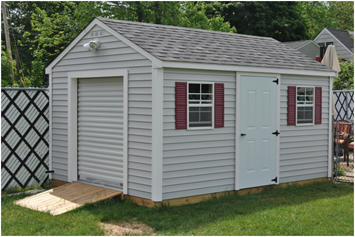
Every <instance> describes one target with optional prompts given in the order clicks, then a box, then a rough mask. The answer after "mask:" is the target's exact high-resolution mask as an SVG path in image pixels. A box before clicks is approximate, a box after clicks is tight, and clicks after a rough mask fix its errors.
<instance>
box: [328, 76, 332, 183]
mask: <svg viewBox="0 0 355 237" xmlns="http://www.w3.org/2000/svg"><path fill="white" fill-rule="evenodd" d="M332 108H333V78H332V77H329V144H328V178H330V177H332V175H333V170H332V162H333V157H332V156H333V137H332V134H333V131H332V127H333V124H332V121H333V119H332V118H333V109H332Z"/></svg>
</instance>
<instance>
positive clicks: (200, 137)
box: [163, 69, 236, 199]
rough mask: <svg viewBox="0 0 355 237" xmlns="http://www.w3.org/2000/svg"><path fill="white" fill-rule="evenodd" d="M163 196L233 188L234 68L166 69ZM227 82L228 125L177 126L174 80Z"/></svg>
mask: <svg viewBox="0 0 355 237" xmlns="http://www.w3.org/2000/svg"><path fill="white" fill-rule="evenodd" d="M163 78H164V110H163V121H164V124H163V199H172V198H179V197H186V196H194V195H200V194H207V193H213V192H222V191H228V190H234V183H235V107H236V105H235V86H236V83H235V82H236V74H235V72H221V71H201V70H179V69H164V75H163ZM185 81H190V82H191V81H194V82H218V83H224V86H225V127H223V128H215V129H206V130H186V129H175V82H185Z"/></svg>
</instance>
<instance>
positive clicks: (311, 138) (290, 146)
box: [280, 75, 329, 183]
mask: <svg viewBox="0 0 355 237" xmlns="http://www.w3.org/2000/svg"><path fill="white" fill-rule="evenodd" d="M296 85H303V86H311V87H313V86H317V87H322V123H321V124H315V125H312V126H287V87H288V86H296ZM280 106H281V109H280V111H281V112H280V113H281V114H280V119H281V121H280V130H281V134H280V183H286V182H293V181H300V180H306V179H314V178H323V177H327V176H328V149H329V147H328V146H329V144H328V142H329V140H328V139H329V135H328V125H329V108H328V107H329V79H328V78H326V77H311V76H288V75H282V76H281V101H280Z"/></svg>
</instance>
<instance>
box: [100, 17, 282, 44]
mask: <svg viewBox="0 0 355 237" xmlns="http://www.w3.org/2000/svg"><path fill="white" fill-rule="evenodd" d="M96 18H97V19H98V20H106V21H116V22H123V23H129V24H135V25H149V26H155V27H165V28H174V29H176V28H180V29H184V30H192V31H203V32H209V33H216V34H228V35H238V36H243V37H250V38H262V39H273V40H275V41H278V40H276V39H274V38H272V37H266V36H257V35H246V34H240V33H231V32H223V31H214V30H204V29H197V28H189V27H183V26H171V25H163V24H154V23H147V22H136V21H126V20H118V19H110V18H104V17H96Z"/></svg>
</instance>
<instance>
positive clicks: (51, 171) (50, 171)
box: [44, 170, 54, 174]
mask: <svg viewBox="0 0 355 237" xmlns="http://www.w3.org/2000/svg"><path fill="white" fill-rule="evenodd" d="M44 173H46V174H49V173H54V170H46V171H45V172H44Z"/></svg>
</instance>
